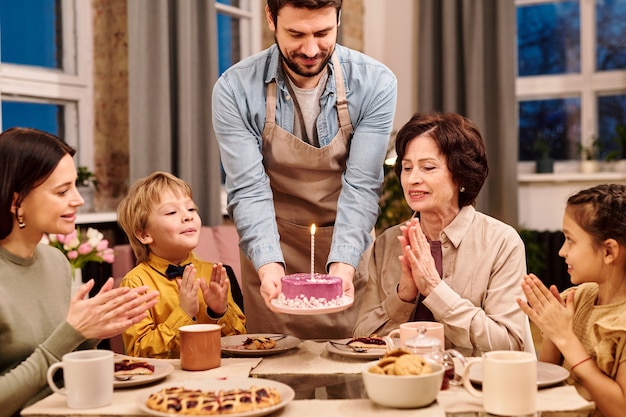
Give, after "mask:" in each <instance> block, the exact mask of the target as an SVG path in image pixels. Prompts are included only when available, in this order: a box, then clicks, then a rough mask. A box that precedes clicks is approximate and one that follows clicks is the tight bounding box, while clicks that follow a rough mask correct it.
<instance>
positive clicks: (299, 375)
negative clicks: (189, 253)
mask: <svg viewBox="0 0 626 417" xmlns="http://www.w3.org/2000/svg"><path fill="white" fill-rule="evenodd" d="M241 336H244V335H241ZM249 336H251V335H247V336H246V337H249ZM261 336H264V337H266V336H273V335H271V334H264V335H261ZM222 339H224V340H223V341H222V346H223V347H224V346H225V348H223V349H224V352H223V353H224V354H223V355H222V358H221V360H220V364H219V366H218V367H215V368H213V369H209V370H205V371H186V370H183V369H182V368H181V366H180V360H178V359H167V360H166V359H149V358H145V359H144V358H133V359H135V360H145V361H146V362H148V363H150V364H153V365H154V366H155V368H154V369H155V373H157V372H156V371H157V370H158V371H159V372H163V373H166V374H165V375H163V374H161V373H159V374H158V376H157V377H154V378H155V379H154V380H152V379H151V378H145V377H144V378H145V379H141V377H140V376H135V377H133V378H131V379H130V381H133V379H134V378H136V381H135V382H134V383H132V382H131V383H129V384H126V385H123V384H119V383H115V387H114V392H113V399H112V402H111V403H110V404H109V405H106V406H104V407H98V408H86V409H72V408H69V407H68V405H67V401H66V398H65V397H64V396H63V395H60V394H58V393H53V394H52V395H50V396H48V397H46V398H44V399H42V400H40V401H39V402H37V403H35V404H33V405H31V406H29V407H27V408H25V409H24V410H23V411H22V416H146V415H157V416H158V415H163V414H158V412H157V411H155V410H149V409H147V408H146V407H145V406H144V405H143V404H144V403H145V400H146V398H148V397H149V396H150V395H151V394H154V393H156V392H158V391H160V390H162V389H163V388H167V387H171V386H185V387H200V388H202V389H204V390H219V389H227V388H228V387H233V386H236V387H239V388H242V389H247V388H250V387H252V386H262V387H268V388H276V389H277V390H278V391H279V392H280V394H281V400H280V402H278V403H277V404H275V405H272V406H269V407H267V408H266V409H265V410H252V411H245V412H242V413H234V414H229V415H231V416H235V417H249V416H260V415H275V416H282V417H290V416H294V417H295V416H299V417H301V416H305V417H306V416H309V415H310V416H313V415H315V416H319V415H320V414H322V415H323V414H326V415H340V414H345V415H355V414H356V415H359V416H360V417H362V416H365V417H367V416H402V415H409V414H410V415H411V416H418V417H419V416H428V417H438V416H442V417H470V416H482V415H485V414H484V408H483V400H482V399H481V398H477V397H474V396H473V395H471V394H470V393H469V392H468V391H467V390H466V389H465V388H464V387H463V386H462V385H450V386H449V387H448V389H445V390H438V392H437V395H436V399H435V401H434V402H432V403H430V404H427V405H425V406H422V407H420V408H396V407H390V406H383V405H380V404H378V403H376V402H374V401H372V400H371V399H370V398H369V397H368V395H367V392H366V389H365V387H364V385H363V372H364V369H366V368H367V367H368V366H370V365H371V363H372V362H375V360H373V359H372V358H371V357H368V356H354V355H346V354H343V353H336V352H333V351H332V348H330V347H329V346H332V344H330V343H329V341H328V340H299V341H298V343H297V345H296V346H293V347H290V348H288V349H282V350H281V351H280V352H274V353H273V354H271V355H267V354H265V353H259V354H258V355H257V356H238V357H232V356H231V355H230V352H229V350H231V349H230V348H229V346H230V347H232V346H233V343H234V342H233V339H229V337H228V336H226V337H223V338H222ZM286 340H287V341H289V340H290V339H289V338H288V337H285V338H283V339H281V340H277V341H276V344H277V346H278V345H279V343H280V342H284V341H286ZM235 342H237V343H239V342H242V338H237V339H236V340H235ZM289 343H291V342H289ZM344 343H345V342H344ZM353 353H355V352H353ZM355 354H356V353H355ZM376 355H378V353H377V354H376ZM121 357H124V356H123V355H122V356H120V355H116V358H118V359H119V358H121ZM468 359H470V362H471V361H477V360H479V359H477V358H468ZM553 366H556V365H553ZM542 367H543V365H541V362H539V365H538V369H541V368H542ZM472 368H473V369H470V371H472V372H468V377H469V378H470V379H471V380H472V381H471V382H472V383H473V384H474V386H475V387H477V388H480V384H481V382H482V381H481V378H482V376H481V372H482V370H481V368H480V367H477V366H476V365H475V366H473V367H472ZM550 368H551V369H549V371H550V372H548V374H549V375H552V376H551V377H549V378H552V379H554V378H557V379H561V378H562V376H563V375H564V374H563V373H562V371H559V372H560V373H557V375H560V376H558V377H557V376H554V375H553V374H554V372H555V369H557V368H552V367H550ZM558 368H560V369H562V368H561V367H558ZM568 374H569V373H568ZM470 375H471V376H470ZM542 375H544V374H543V373H542V372H539V371H538V372H537V381H536V383H537V410H538V413H540V415H541V416H542V417H546V416H551V415H554V416H556V415H559V416H577V417H578V416H584V415H588V413H589V412H590V411H592V410H594V408H595V407H594V404H593V402H589V401H586V400H585V399H583V398H582V397H581V396H580V395H579V394H578V393H577V391H576V388H575V387H574V386H571V385H563V382H557V381H553V382H554V384H547V381H546V377H545V375H544V376H542ZM157 378H158V379H157ZM549 378H548V379H549ZM233 384H234V385H233ZM299 393H300V394H308V396H307V397H305V396H304V395H300V396H299V395H298V394H299ZM337 394H338V395H337ZM333 395H335V396H333ZM165 415H167V416H172V415H174V414H165ZM538 415H539V414H538Z"/></svg>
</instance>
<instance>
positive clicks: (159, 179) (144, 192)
mask: <svg viewBox="0 0 626 417" xmlns="http://www.w3.org/2000/svg"><path fill="white" fill-rule="evenodd" d="M166 190H171V191H172V192H174V194H177V195H181V196H184V197H189V198H193V195H192V192H191V186H190V185H189V184H187V183H186V182H185V181H183V180H181V179H180V178H178V177H176V176H174V175H172V174H170V173H167V172H161V171H157V172H154V173H152V174H150V175H148V176H147V177H145V178H142V179H140V180H137V182H135V184H133V186H132V187H131V189H130V190H129V192H128V195H126V197H124V199H123V200H122V201H121V202H120V204H119V206H118V207H117V221H118V223H119V224H120V226H121V227H122V229H123V230H124V233H126V236H127V237H128V240H129V242H130V246H131V247H132V249H133V252H134V253H135V257H136V258H137V263H141V262H145V261H147V260H148V257H149V255H150V247H149V246H148V245H144V244H143V243H141V241H140V240H139V239H138V238H137V235H140V234H141V233H143V232H144V231H145V230H146V226H147V224H148V217H149V216H150V213H152V210H153V209H154V206H155V205H156V204H158V203H159V202H160V201H161V194H162V193H163V192H164V191H166Z"/></svg>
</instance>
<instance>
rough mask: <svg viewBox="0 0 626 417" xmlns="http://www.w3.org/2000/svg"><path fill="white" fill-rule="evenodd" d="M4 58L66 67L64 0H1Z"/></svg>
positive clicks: (0, 33)
mask: <svg viewBox="0 0 626 417" xmlns="http://www.w3.org/2000/svg"><path fill="white" fill-rule="evenodd" d="M0 36H1V38H0V39H1V43H0V60H1V61H2V62H4V63H11V64H18V65H32V66H39V67H47V68H62V47H61V46H62V45H63V42H62V41H63V40H62V39H61V2H60V0H19V1H11V0H2V1H1V2H0Z"/></svg>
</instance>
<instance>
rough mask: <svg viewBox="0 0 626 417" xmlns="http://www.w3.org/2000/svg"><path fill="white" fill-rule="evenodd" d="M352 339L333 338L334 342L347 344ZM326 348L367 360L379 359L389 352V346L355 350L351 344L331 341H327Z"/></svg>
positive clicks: (346, 355) (332, 351)
mask: <svg viewBox="0 0 626 417" xmlns="http://www.w3.org/2000/svg"><path fill="white" fill-rule="evenodd" d="M350 340H352V339H350V338H348V339H338V340H333V342H337V343H340V344H346V343H348V342H349V341H350ZM326 350H327V351H329V352H331V353H334V354H336V355H340V356H344V357H348V358H357V359H367V360H371V359H378V358H380V357H381V356H383V355H384V354H385V353H387V348H383V349H367V352H355V351H353V350H352V349H351V348H350V347H349V346H341V345H333V344H332V343H330V342H326Z"/></svg>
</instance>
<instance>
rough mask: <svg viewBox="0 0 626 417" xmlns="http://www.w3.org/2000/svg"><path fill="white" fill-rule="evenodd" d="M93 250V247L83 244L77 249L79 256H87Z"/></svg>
mask: <svg viewBox="0 0 626 417" xmlns="http://www.w3.org/2000/svg"><path fill="white" fill-rule="evenodd" d="M92 250H93V247H92V246H91V245H90V244H89V243H83V244H82V245H80V246H79V247H78V253H80V254H81V255H87V254H88V253H90V252H91V251H92Z"/></svg>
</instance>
